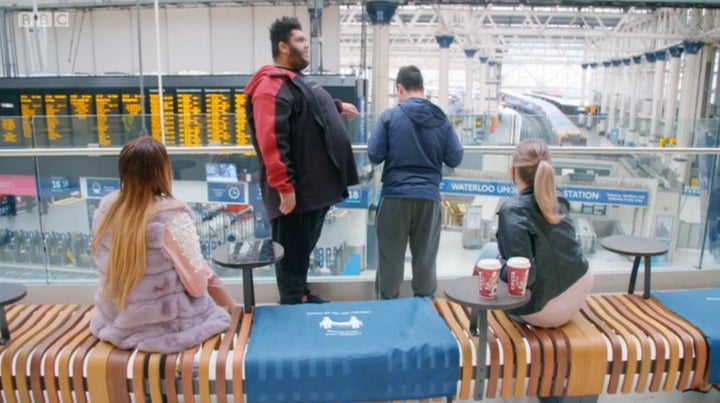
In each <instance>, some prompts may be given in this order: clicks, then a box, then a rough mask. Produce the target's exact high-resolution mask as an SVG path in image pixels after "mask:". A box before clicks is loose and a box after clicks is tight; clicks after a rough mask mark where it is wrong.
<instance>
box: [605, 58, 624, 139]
mask: <svg viewBox="0 0 720 403" xmlns="http://www.w3.org/2000/svg"><path fill="white" fill-rule="evenodd" d="M620 66H622V60H620V59H615V60H613V61H612V67H611V71H612V73H611V75H610V77H611V79H610V86H609V88H610V99H609V101H608V127H607V130H608V133H609V132H610V130H612V129H615V128H617V126H618V124H617V116H618V113H617V100H618V94H619V93H620V84H621V82H620V77H621V75H620V74H621V73H622V70H621V69H620Z"/></svg>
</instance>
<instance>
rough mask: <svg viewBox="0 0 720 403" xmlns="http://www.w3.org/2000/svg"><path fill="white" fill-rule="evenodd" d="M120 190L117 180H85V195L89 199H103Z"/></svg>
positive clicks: (118, 180)
mask: <svg viewBox="0 0 720 403" xmlns="http://www.w3.org/2000/svg"><path fill="white" fill-rule="evenodd" d="M118 189H120V179H117V178H85V194H87V198H88V199H102V198H103V197H104V196H105V195H107V194H109V193H112V192H114V191H115V190H118Z"/></svg>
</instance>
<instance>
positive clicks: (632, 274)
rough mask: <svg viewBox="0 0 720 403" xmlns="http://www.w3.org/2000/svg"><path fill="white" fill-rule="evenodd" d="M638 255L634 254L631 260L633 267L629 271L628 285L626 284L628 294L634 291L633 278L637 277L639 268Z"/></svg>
mask: <svg viewBox="0 0 720 403" xmlns="http://www.w3.org/2000/svg"><path fill="white" fill-rule="evenodd" d="M640 259H641V257H640V256H636V257H635V260H634V261H633V268H632V271H631V272H630V285H629V286H628V294H632V293H634V292H635V280H636V279H637V274H638V269H639V268H640Z"/></svg>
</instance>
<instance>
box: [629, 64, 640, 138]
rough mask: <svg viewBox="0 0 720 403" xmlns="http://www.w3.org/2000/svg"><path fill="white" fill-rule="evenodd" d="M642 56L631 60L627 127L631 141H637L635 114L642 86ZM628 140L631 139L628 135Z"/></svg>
mask: <svg viewBox="0 0 720 403" xmlns="http://www.w3.org/2000/svg"><path fill="white" fill-rule="evenodd" d="M642 59H643V57H642V56H633V57H632V61H633V65H632V71H633V73H632V81H631V85H630V87H631V90H630V111H629V117H630V120H629V123H628V128H629V129H630V130H629V134H630V135H631V136H633V137H635V138H634V139H632V141H635V142H637V130H638V127H637V115H638V112H639V111H638V100H639V99H640V88H641V87H642ZM628 140H631V139H630V138H629V137H628Z"/></svg>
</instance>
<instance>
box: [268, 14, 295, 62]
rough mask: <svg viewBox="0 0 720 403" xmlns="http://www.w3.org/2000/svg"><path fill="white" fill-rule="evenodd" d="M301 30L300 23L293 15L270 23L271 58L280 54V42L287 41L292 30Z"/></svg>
mask: <svg viewBox="0 0 720 403" xmlns="http://www.w3.org/2000/svg"><path fill="white" fill-rule="evenodd" d="M296 29H298V30H300V31H302V25H300V21H298V19H297V18H295V17H282V18H278V19H277V20H275V22H273V23H272V25H270V46H271V47H272V57H273V59H274V58H276V57H278V56H279V55H280V47H279V45H280V42H285V43H288V42H289V41H290V34H291V33H292V31H293V30H296Z"/></svg>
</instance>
